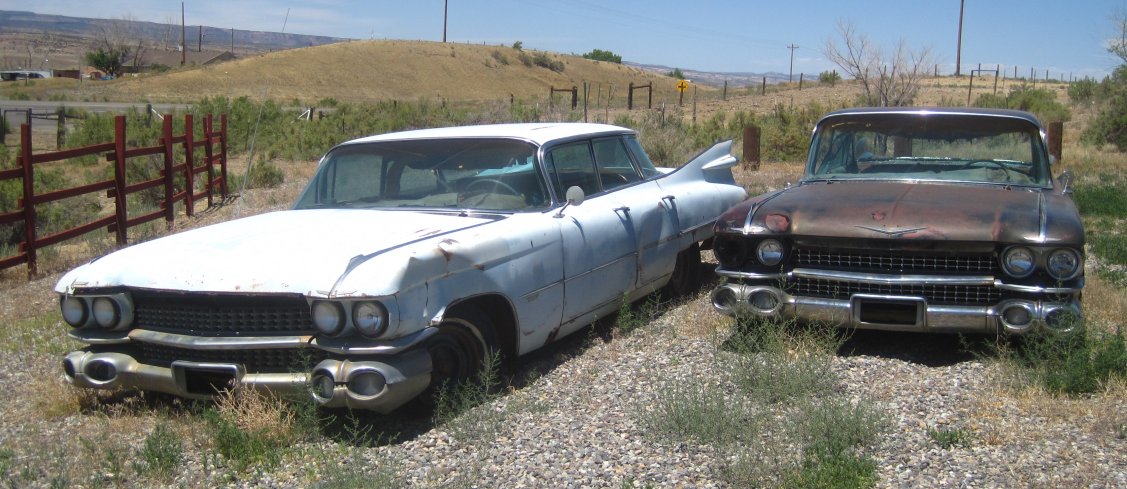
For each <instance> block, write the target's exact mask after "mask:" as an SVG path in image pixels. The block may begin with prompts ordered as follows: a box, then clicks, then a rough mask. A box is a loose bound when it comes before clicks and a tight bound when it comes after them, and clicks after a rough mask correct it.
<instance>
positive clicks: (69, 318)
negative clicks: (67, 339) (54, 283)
mask: <svg viewBox="0 0 1127 489" xmlns="http://www.w3.org/2000/svg"><path fill="white" fill-rule="evenodd" d="M59 309H62V312H63V321H66V322H67V324H69V325H71V326H72V327H75V328H80V327H82V326H84V325H86V314H87V310H86V301H84V300H82V299H79V298H77V297H75V296H73V295H66V296H63V297H62V298H61V299H60V300H59Z"/></svg>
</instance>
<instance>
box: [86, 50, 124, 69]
mask: <svg viewBox="0 0 1127 489" xmlns="http://www.w3.org/2000/svg"><path fill="white" fill-rule="evenodd" d="M128 57H129V48H126V47H123V46H116V47H99V48H97V49H96V50H94V51H89V52H87V53H86V63H87V64H89V65H90V66H93V67H95V68H97V69H99V70H102V71H104V72H106V73H108V74H110V75H113V76H120V75H121V67H122V66H123V65H124V64H125V59H126V58H128Z"/></svg>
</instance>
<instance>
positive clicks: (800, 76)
mask: <svg viewBox="0 0 1127 489" xmlns="http://www.w3.org/2000/svg"><path fill="white" fill-rule="evenodd" d="M802 75H803V73H799V74H798V91H800V92H801V91H802Z"/></svg>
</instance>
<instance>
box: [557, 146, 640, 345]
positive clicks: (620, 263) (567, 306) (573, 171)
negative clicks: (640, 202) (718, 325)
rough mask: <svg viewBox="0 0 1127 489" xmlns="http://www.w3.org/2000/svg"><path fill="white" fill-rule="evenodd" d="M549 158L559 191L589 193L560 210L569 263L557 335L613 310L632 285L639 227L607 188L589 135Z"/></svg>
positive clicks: (635, 270)
mask: <svg viewBox="0 0 1127 489" xmlns="http://www.w3.org/2000/svg"><path fill="white" fill-rule="evenodd" d="M544 161H545V166H546V167H547V168H548V173H549V174H550V176H551V179H552V180H553V182H552V184H553V186H554V187H555V189H556V195H564V193H565V192H566V189H568V188H570V187H572V186H576V187H579V188H581V189H582V190H583V192H584V194H585V195H586V196H587V198H585V200H584V201H583V202H582V203H581V204H579V205H571V206H568V207H567V208H566V209H563V210H562V212H560V213H559V214H557V215H558V216H559V217H558V218H557V219H558V222H559V226H560V234H561V237H562V244H563V250H562V252H563V268H564V306H563V311H564V313H563V323H564V324H563V326H562V327H561V330H560V331H559V334H558V335H557V336H563V335H566V334H568V333H570V332H572V331H575V330H576V329H579V328H581V327H583V326H585V325H587V324H589V323H591V322H592V321H593V320H594V319H597V318H598V317H600V316H603V315H606V314H609V313H610V312H613V311H614V310H616V309H617V308H618V306H619V304H620V301H621V298H622V296H623V294H626V293H629V292H630V291H632V290H633V288H634V284H635V280H636V278H637V275H636V274H637V253H636V243H635V232H634V225H633V223H632V222H631V220H630V213H631V209H630V208H629V206H628V205H626V204H624V203H623V202H621V201H620V200H618V199H617V198H616V194H617V193H616V192H606V191H604V190H603V184H602V182H601V180H600V178H599V174H598V173H597V171H596V169H595V159H594V156H593V154H592V149H591V142H590V141H589V140H583V141H576V142H571V143H566V144H562V145H558V146H555V147H553V148H550V149H548V150H547V151H546V153H545V157H544Z"/></svg>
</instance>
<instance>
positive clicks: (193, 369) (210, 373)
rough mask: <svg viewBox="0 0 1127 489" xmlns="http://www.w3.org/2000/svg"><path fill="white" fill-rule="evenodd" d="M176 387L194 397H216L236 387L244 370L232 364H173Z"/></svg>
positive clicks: (179, 362)
mask: <svg viewBox="0 0 1127 489" xmlns="http://www.w3.org/2000/svg"><path fill="white" fill-rule="evenodd" d="M172 376H173V377H174V378H175V379H176V385H178V386H179V387H180V389H181V390H183V391H184V392H185V393H187V394H190V395H194V396H209V397H210V396H215V395H218V394H220V393H222V392H224V391H227V390H230V389H232V388H234V387H235V385H236V384H237V383H238V381H239V379H241V378H242V376H243V368H242V367H241V366H239V365H235V364H230V363H197V362H185V361H176V362H172Z"/></svg>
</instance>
